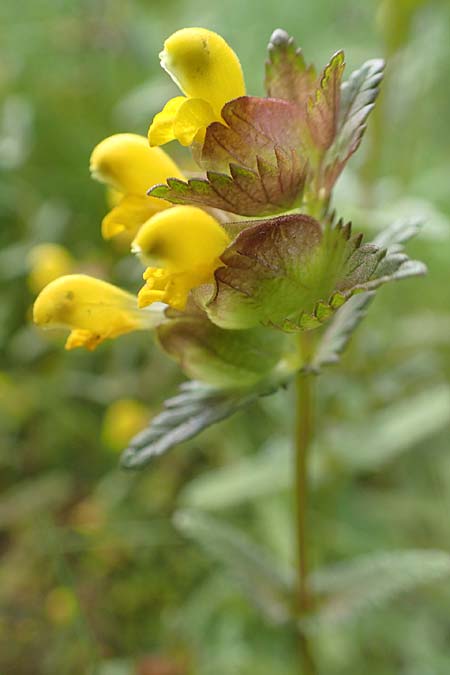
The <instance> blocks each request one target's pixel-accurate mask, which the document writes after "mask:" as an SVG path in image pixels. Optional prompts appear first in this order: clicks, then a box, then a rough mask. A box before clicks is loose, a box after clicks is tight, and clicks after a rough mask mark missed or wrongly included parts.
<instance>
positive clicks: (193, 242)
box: [132, 206, 230, 310]
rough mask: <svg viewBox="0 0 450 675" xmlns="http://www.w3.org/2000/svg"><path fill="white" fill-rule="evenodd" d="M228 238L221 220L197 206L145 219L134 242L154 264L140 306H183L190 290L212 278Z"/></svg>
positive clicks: (143, 256) (140, 298) (146, 259)
mask: <svg viewBox="0 0 450 675" xmlns="http://www.w3.org/2000/svg"><path fill="white" fill-rule="evenodd" d="M229 242H230V240H229V237H228V235H227V234H226V232H225V230H223V228H222V227H221V226H220V225H219V223H218V222H217V221H216V220H215V219H214V218H213V217H212V216H210V215H209V214H208V213H206V211H203V210H202V209H199V208H197V207H196V206H175V207H173V208H172V209H169V210H167V211H162V212H161V213H157V214H156V215H155V216H153V218H150V220H148V221H147V222H146V223H144V225H143V226H142V227H141V229H140V230H139V232H138V234H137V236H136V238H135V239H134V241H133V244H132V250H133V251H134V252H135V253H137V254H138V255H139V257H140V258H142V260H143V261H144V262H147V263H150V264H151V265H152V267H148V268H147V270H146V271H145V273H144V279H145V280H146V284H145V286H144V287H143V288H142V289H141V290H140V292H139V295H138V301H139V306H140V307H144V306H146V305H149V304H151V303H153V302H164V303H167V304H168V305H171V306H172V307H174V308H175V309H179V310H183V309H184V308H185V306H186V301H187V297H188V295H189V292H190V290H191V289H192V288H196V287H197V286H201V285H202V284H205V283H208V282H210V281H211V280H212V277H213V274H214V271H215V270H216V269H217V268H218V267H220V265H221V264H222V263H221V262H220V260H219V257H220V255H221V254H222V253H223V251H224V250H225V248H226V247H227V246H228V244H229Z"/></svg>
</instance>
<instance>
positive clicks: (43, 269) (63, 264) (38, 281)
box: [28, 244, 74, 293]
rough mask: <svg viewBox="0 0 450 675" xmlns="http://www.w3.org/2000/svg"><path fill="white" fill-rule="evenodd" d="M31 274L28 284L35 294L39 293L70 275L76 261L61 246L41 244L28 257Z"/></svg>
mask: <svg viewBox="0 0 450 675" xmlns="http://www.w3.org/2000/svg"><path fill="white" fill-rule="evenodd" d="M28 261H29V263H30V273H29V276H28V284H29V286H30V288H31V290H32V291H33V293H39V291H41V290H42V289H43V288H44V286H47V284H49V283H50V282H51V281H54V280H55V279H57V278H58V277H61V276H62V275H63V274H70V272H72V271H73V268H74V261H73V259H72V256H71V255H70V253H69V252H68V251H67V250H66V249H65V248H64V246H60V245H59V244H39V245H38V246H34V248H32V249H31V251H30V253H29V255H28Z"/></svg>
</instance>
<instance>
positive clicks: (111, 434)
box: [102, 398, 150, 451]
mask: <svg viewBox="0 0 450 675" xmlns="http://www.w3.org/2000/svg"><path fill="white" fill-rule="evenodd" d="M149 421H150V411H149V409H148V408H147V406H145V405H144V404H143V403H141V402H140V401H136V400H134V399H129V398H123V399H119V400H118V401H114V403H112V404H111V405H110V406H108V408H107V409H106V411H105V416H104V418H103V432H102V435H103V441H104V443H105V445H107V446H108V447H109V448H111V450H117V451H120V450H123V448H124V447H125V446H126V445H128V443H129V441H130V440H131V439H132V438H133V436H135V435H136V434H137V433H138V432H139V431H142V429H144V428H145V427H146V426H147V425H148V423H149Z"/></svg>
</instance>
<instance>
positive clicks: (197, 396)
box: [121, 381, 275, 469]
mask: <svg viewBox="0 0 450 675" xmlns="http://www.w3.org/2000/svg"><path fill="white" fill-rule="evenodd" d="M274 388H275V387H274V386H271V387H268V389H267V390H264V389H262V390H260V389H241V390H239V389H234V390H233V389H215V388H213V387H209V386H206V385H203V384H201V383H200V382H196V381H192V382H185V383H184V384H182V385H181V387H180V390H181V393H180V394H179V395H178V396H175V397H174V398H171V399H168V400H167V401H166V402H165V410H164V411H163V412H162V413H160V414H159V415H157V416H156V417H154V418H153V420H152V422H151V425H150V426H149V427H148V428H147V429H145V430H144V431H142V432H141V433H140V434H138V435H137V436H135V437H134V438H133V440H132V441H131V443H130V445H129V447H128V448H127V449H126V450H125V451H124V453H123V454H122V459H121V463H122V466H123V467H124V468H126V469H138V468H141V467H143V466H144V465H145V464H147V463H148V462H149V461H150V460H152V459H153V458H154V457H158V456H159V455H162V454H163V453H164V452H166V451H167V450H169V449H170V448H172V447H173V446H174V445H178V443H182V442H183V441H186V440H188V439H189V438H192V437H193V436H196V435H197V434H198V433H200V431H202V430H203V429H205V428H206V427H209V426H211V424H214V423H215V422H219V421H220V420H223V419H225V418H226V417H229V416H230V415H232V414H233V413H235V412H236V411H237V410H239V409H240V408H243V407H244V406H247V405H249V404H250V403H253V401H255V400H256V399H257V398H258V396H261V395H264V394H268V393H271V392H272V391H273V390H274Z"/></svg>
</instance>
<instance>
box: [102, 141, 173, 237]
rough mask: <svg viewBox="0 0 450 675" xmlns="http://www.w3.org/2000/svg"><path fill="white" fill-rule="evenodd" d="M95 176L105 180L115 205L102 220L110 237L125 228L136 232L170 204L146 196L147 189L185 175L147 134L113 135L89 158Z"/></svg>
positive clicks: (105, 231) (107, 235) (103, 229)
mask: <svg viewBox="0 0 450 675" xmlns="http://www.w3.org/2000/svg"><path fill="white" fill-rule="evenodd" d="M90 171H91V175H92V176H93V178H96V179H97V180H99V181H101V182H102V183H106V184H107V185H108V186H109V187H110V190H111V189H112V191H113V195H114V201H115V205H114V207H113V208H112V210H111V211H110V212H109V213H108V214H107V215H106V216H105V218H104V219H103V222H102V234H103V236H104V238H105V239H110V238H111V237H114V236H115V235H116V234H119V233H120V232H122V231H123V230H129V231H130V232H131V234H132V235H134V234H135V233H136V231H137V229H138V228H139V226H140V225H142V223H144V222H145V221H146V220H147V219H148V218H150V216H152V215H153V214H154V213H157V212H158V211H161V210H163V209H166V208H168V207H169V206H170V205H169V204H168V203H167V202H165V201H163V200H158V199H154V198H152V197H148V196H147V190H148V189H149V188H150V187H152V185H155V183H160V182H161V180H166V179H167V178H169V177H176V178H182V177H183V174H182V173H181V171H180V170H179V168H178V167H177V165H176V164H175V162H173V161H172V160H171V159H170V157H169V156H168V155H167V154H166V153H165V152H164V151H163V150H161V149H160V148H150V147H149V145H148V141H147V139H146V138H145V137H144V136H139V135H137V134H114V135H113V136H109V137H108V138H105V139H104V140H103V141H101V143H99V144H98V145H97V146H96V147H95V148H94V150H93V152H92V155H91V160H90Z"/></svg>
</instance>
